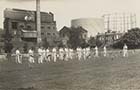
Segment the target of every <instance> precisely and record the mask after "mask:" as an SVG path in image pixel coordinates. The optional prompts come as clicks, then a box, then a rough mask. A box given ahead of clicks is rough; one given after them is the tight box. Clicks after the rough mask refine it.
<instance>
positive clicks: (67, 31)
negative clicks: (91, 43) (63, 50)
mask: <svg viewBox="0 0 140 90" xmlns="http://www.w3.org/2000/svg"><path fill="white" fill-rule="evenodd" d="M76 33H77V34H76ZM87 33H88V31H87V30H85V29H84V28H82V27H77V28H74V27H70V28H69V27H66V26H64V27H63V28H62V29H61V30H60V31H59V36H60V38H61V41H62V43H63V45H64V46H67V44H68V41H69V40H70V38H71V37H73V36H74V35H75V34H76V35H78V38H79V39H83V40H85V41H86V42H87V40H88V37H87Z"/></svg>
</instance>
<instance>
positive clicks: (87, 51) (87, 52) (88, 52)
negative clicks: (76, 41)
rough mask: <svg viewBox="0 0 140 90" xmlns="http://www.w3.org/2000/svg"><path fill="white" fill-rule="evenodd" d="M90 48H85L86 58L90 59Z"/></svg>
mask: <svg viewBox="0 0 140 90" xmlns="http://www.w3.org/2000/svg"><path fill="white" fill-rule="evenodd" d="M90 53H91V52H90V47H87V48H86V58H89V57H90Z"/></svg>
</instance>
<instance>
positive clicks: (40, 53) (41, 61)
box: [38, 48, 43, 64]
mask: <svg viewBox="0 0 140 90" xmlns="http://www.w3.org/2000/svg"><path fill="white" fill-rule="evenodd" d="M38 63H39V64H40V63H43V55H42V48H38Z"/></svg>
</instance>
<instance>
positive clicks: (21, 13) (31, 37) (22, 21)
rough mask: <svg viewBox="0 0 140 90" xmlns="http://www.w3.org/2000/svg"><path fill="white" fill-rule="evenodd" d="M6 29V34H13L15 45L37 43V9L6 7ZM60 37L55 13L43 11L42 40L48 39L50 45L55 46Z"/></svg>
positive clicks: (12, 40)
mask: <svg viewBox="0 0 140 90" xmlns="http://www.w3.org/2000/svg"><path fill="white" fill-rule="evenodd" d="M4 30H5V33H6V34H9V35H11V36H12V39H11V42H12V43H13V45H14V46H22V45H23V43H30V45H31V44H32V45H36V43H37V30H36V11H30V10H21V9H9V8H6V9H5V10H4ZM58 37H59V34H58V31H57V28H56V21H54V15H53V13H51V12H49V13H47V12H41V38H42V40H43V41H44V40H46V41H47V42H48V43H49V45H50V46H54V45H55V42H57V39H58ZM19 42H20V43H19Z"/></svg>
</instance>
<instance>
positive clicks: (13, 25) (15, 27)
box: [12, 22, 56, 29]
mask: <svg viewBox="0 0 140 90" xmlns="http://www.w3.org/2000/svg"><path fill="white" fill-rule="evenodd" d="M20 27H21V28H23V27H24V26H23V25H21V26H20ZM27 28H28V29H31V28H32V27H31V26H30V25H27ZM44 28H45V27H44V26H41V29H44ZM12 29H18V23H17V22H12ZM47 29H51V26H48V27H47ZM52 29H56V27H55V26H54V27H52Z"/></svg>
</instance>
